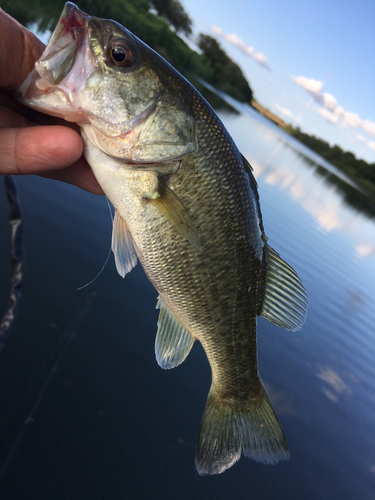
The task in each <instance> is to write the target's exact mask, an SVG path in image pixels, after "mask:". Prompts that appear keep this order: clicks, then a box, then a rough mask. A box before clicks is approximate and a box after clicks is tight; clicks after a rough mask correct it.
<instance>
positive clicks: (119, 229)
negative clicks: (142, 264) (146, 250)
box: [112, 210, 137, 278]
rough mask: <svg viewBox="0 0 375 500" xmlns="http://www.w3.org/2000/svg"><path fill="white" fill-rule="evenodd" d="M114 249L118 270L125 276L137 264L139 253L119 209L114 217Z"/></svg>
mask: <svg viewBox="0 0 375 500" xmlns="http://www.w3.org/2000/svg"><path fill="white" fill-rule="evenodd" d="M112 251H113V253H114V255H115V262H116V268H117V272H118V273H119V275H120V276H122V277H123V278H125V275H126V274H127V273H128V272H130V271H131V270H132V269H133V267H134V266H135V265H136V264H137V254H136V253H135V249H134V244H133V238H132V236H131V234H130V231H129V229H128V227H127V225H126V222H125V221H124V219H123V218H122V217H121V216H120V215H119V213H118V211H117V210H116V211H115V217H114V219H113V229H112Z"/></svg>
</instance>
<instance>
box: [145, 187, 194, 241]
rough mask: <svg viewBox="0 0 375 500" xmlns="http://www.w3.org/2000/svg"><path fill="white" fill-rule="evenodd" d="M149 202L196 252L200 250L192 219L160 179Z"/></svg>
mask: <svg viewBox="0 0 375 500" xmlns="http://www.w3.org/2000/svg"><path fill="white" fill-rule="evenodd" d="M149 201H150V202H151V203H153V204H154V206H155V207H156V208H157V209H158V210H159V211H160V212H161V213H162V214H163V215H165V217H166V218H167V219H168V220H169V222H170V223H171V224H172V225H173V226H174V227H175V228H176V229H177V230H178V232H179V233H180V234H181V235H182V236H183V237H184V238H186V239H187V240H188V241H190V243H191V244H192V245H194V246H195V248H197V249H198V250H200V249H201V243H200V240H199V234H198V230H197V228H196V226H195V224H194V221H193V219H192V218H191V216H190V214H189V212H188V211H187V210H186V208H185V207H184V205H183V204H182V201H181V200H180V198H179V197H178V196H177V195H176V193H174V192H173V191H172V189H171V188H170V187H168V186H167V184H166V183H165V182H164V181H163V179H162V178H159V188H158V192H157V193H155V198H154V199H151V200H149Z"/></svg>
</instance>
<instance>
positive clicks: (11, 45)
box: [0, 9, 44, 90]
mask: <svg viewBox="0 0 375 500" xmlns="http://www.w3.org/2000/svg"><path fill="white" fill-rule="evenodd" d="M0 33H1V51H0V68H6V71H0V86H1V87H3V88H6V89H9V90H14V89H16V88H17V87H19V85H21V83H22V82H23V81H24V80H25V78H26V77H27V75H28V74H29V73H30V71H31V70H32V69H33V68H34V63H35V61H37V60H38V59H39V57H40V56H41V54H42V52H43V50H44V44H43V43H42V42H41V41H40V40H39V39H38V38H37V37H36V36H35V35H33V34H32V33H31V32H30V31H28V30H26V29H25V28H24V27H23V26H22V25H21V24H19V23H18V22H17V21H16V20H15V19H13V18H12V17H10V16H9V15H8V14H6V13H5V12H4V11H3V10H2V9H0ZM9 61H11V64H10V63H9Z"/></svg>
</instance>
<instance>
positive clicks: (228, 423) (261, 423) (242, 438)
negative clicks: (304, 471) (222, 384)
mask: <svg viewBox="0 0 375 500" xmlns="http://www.w3.org/2000/svg"><path fill="white" fill-rule="evenodd" d="M260 388H261V390H260V393H259V395H257V396H256V398H254V397H252V398H251V399H250V400H249V401H248V404H246V403H242V402H241V404H238V403H237V404H236V402H233V403H232V404H229V403H223V402H220V401H215V395H214V390H213V389H212V386H211V390H210V392H209V394H208V398H207V402H206V407H205V410H204V413H203V417H202V421H201V426H200V429H199V434H198V443H197V450H196V455H195V465H196V468H197V471H198V473H199V474H200V475H208V474H221V473H222V472H224V471H225V470H226V469H228V468H229V467H231V466H232V465H233V464H235V463H236V462H237V461H238V460H239V459H240V457H241V451H243V453H244V455H245V456H246V457H249V458H253V459H254V460H256V461H257V462H262V463H265V464H275V463H277V462H279V461H280V460H289V450H288V444H287V442H286V439H285V436H284V432H283V430H282V428H281V425H280V423H279V421H278V419H277V416H276V414H275V412H274V409H273V408H272V405H271V402H270V400H269V399H268V396H267V393H266V390H265V389H264V387H263V385H262V382H260Z"/></svg>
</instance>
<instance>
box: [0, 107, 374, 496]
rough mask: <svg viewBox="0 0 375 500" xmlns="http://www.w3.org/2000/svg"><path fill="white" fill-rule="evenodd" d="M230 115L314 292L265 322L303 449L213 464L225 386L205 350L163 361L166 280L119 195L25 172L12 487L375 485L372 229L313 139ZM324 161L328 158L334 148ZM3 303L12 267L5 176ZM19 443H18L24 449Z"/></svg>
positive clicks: (5, 366) (281, 410) (190, 491)
mask: <svg viewBox="0 0 375 500" xmlns="http://www.w3.org/2000/svg"><path fill="white" fill-rule="evenodd" d="M248 113H249V114H247V115H246V114H244V113H241V114H239V115H235V114H226V113H222V115H221V118H222V119H223V121H224V123H225V125H226V126H227V128H228V129H229V131H230V133H231V134H232V135H233V137H234V138H235V140H236V142H237V144H238V146H239V148H240V150H241V151H242V153H243V154H244V155H245V156H246V157H247V159H248V160H249V161H250V163H251V164H252V166H253V167H254V171H255V174H256V178H257V181H258V186H259V192H260V200H261V207H262V212H263V219H264V226H265V230H266V234H267V236H268V238H269V243H270V244H271V246H273V247H274V248H275V249H276V250H277V251H278V252H279V253H280V254H281V256H282V257H283V258H284V259H285V260H287V261H288V262H289V263H290V264H291V265H292V266H293V267H294V268H295V269H296V271H297V272H298V274H299V275H300V277H301V279H302V280H303V282H304V284H305V286H306V289H307V291H308V294H309V299H310V306H309V313H308V318H307V322H306V325H305V326H304V328H303V330H302V331H301V332H297V333H291V332H286V331H285V330H282V329H279V328H277V327H276V326H274V325H271V324H270V323H268V322H267V321H265V320H263V319H262V318H260V319H259V320H258V340H259V369H260V373H261V376H262V378H263V380H264V381H265V383H266V386H267V389H268V392H269V394H270V397H271V400H272V402H273V404H274V407H275V409H276V412H277V414H278V416H279V419H280V420H281V423H282V425H283V427H284V431H285V434H286V436H287V439H288V443H289V447H290V450H291V461H290V462H289V463H282V464H279V465H276V466H265V465H261V464H257V463H256V462H254V461H250V460H248V459H244V458H242V459H241V461H240V462H239V463H238V464H236V465H235V466H234V467H233V468H231V469H230V470H228V471H227V472H225V473H224V474H223V475H220V476H213V477H205V478H199V477H198V476H197V474H196V472H195V469H194V448H195V441H196V437H197V432H198V428H199V422H200V418H201V415H202V412H203V408H204V403H205V399H206V395H207V392H208V389H209V385H210V369H209V366H208V363H207V360H206V358H205V355H204V352H203V351H202V349H201V347H200V346H199V345H194V348H193V351H192V353H191V354H190V355H189V357H188V359H187V360H186V361H185V362H184V364H183V365H182V366H180V367H178V368H176V369H174V370H171V371H163V370H161V369H160V368H159V367H158V365H157V364H156V361H155V358H154V351H153V349H154V347H153V343H154V338H155V334H156V321H157V311H156V310H155V303H156V295H157V294H156V291H155V290H154V289H153V287H152V286H151V285H150V284H149V282H148V281H147V279H146V278H145V276H144V273H143V271H142V269H141V267H140V266H139V265H138V266H137V267H136V268H135V269H134V270H133V271H132V272H131V273H130V274H129V275H128V276H127V277H126V279H125V280H122V279H121V278H120V277H119V276H118V275H117V273H116V271H115V269H114V264H113V261H112V257H111V258H110V261H109V263H108V264H107V266H106V267H105V270H104V271H103V273H102V274H101V275H100V276H99V278H98V279H97V280H96V281H95V282H94V283H93V284H91V285H90V286H88V287H86V288H83V289H82V290H77V288H79V287H80V286H82V285H85V284H86V283H88V282H89V281H90V280H91V279H92V278H93V277H94V276H95V274H96V273H97V272H98V271H99V270H100V268H101V267H102V265H103V263H104V262H105V259H106V257H107V254H108V251H109V247H110V233H111V219H110V215H109V211H108V208H107V204H106V201H105V199H104V198H102V197H96V196H94V195H90V194H88V193H85V192H82V191H80V190H78V189H77V188H74V187H71V186H66V185H63V184H60V183H57V182H54V181H49V180H45V179H40V178H36V177H23V178H18V179H17V182H18V187H19V192H20V198H21V201H22V208H23V213H24V226H25V227H24V229H25V246H26V272H25V277H24V287H23V296H22V303H21V310H20V314H19V317H18V320H17V323H16V327H15V329H14V331H13V333H12V335H11V338H10V340H9V341H8V343H7V344H6V346H5V348H4V350H3V351H2V352H1V354H0V467H1V466H2V464H4V463H5V462H6V461H7V460H8V465H7V467H6V469H5V470H4V471H3V474H2V477H1V479H0V498H1V499H2V500H6V499H17V500H34V499H56V500H60V499H69V500H78V499H79V500H81V499H82V498H89V499H95V500H96V499H114V500H116V499H125V498H126V499H154V498H155V499H157V498H163V499H207V498H216V499H235V500H236V499H257V500H264V499H267V500H270V499H278V500H283V499H285V500H291V499H296V500H297V499H298V500H300V499H304V500H308V499H337V498H340V499H341V500H346V499H348V500H349V499H350V500H353V499H374V498H375V368H374V367H375V363H374V360H375V337H374V327H373V325H374V323H375V314H374V310H375V231H374V229H375V228H374V220H373V219H372V218H371V217H370V216H369V215H366V214H365V213H364V212H361V210H360V208H359V206H358V205H357V206H354V205H349V204H348V203H347V202H346V201H345V200H346V199H348V195H347V193H346V194H345V193H344V192H343V191H342V189H341V188H339V187H338V186H337V185H336V184H332V183H331V180H330V178H328V177H327V175H322V173H324V171H323V170H322V167H321V166H319V165H318V164H317V163H316V161H317V157H316V156H315V155H312V154H309V153H308V150H306V149H305V148H304V147H303V146H300V145H298V143H296V142H295V141H293V140H292V139H290V138H288V137H287V136H286V135H284V134H283V133H282V132H281V131H280V130H279V129H277V127H274V126H273V125H272V124H270V123H269V122H268V121H266V120H264V119H262V118H261V117H260V116H259V115H257V114H256V113H255V112H253V111H249V112H248ZM321 163H322V164H323V166H324V162H321ZM0 191H1V192H0V262H1V265H0V272H1V274H0V276H1V280H0V308H1V309H0V310H1V311H2V310H3V309H5V305H6V302H7V293H8V284H9V276H10V266H9V237H8V228H7V213H8V206H7V202H6V199H5V195H4V192H3V189H2V187H1V189H0ZM12 449H13V452H12V453H11V450H12Z"/></svg>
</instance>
